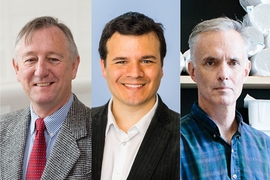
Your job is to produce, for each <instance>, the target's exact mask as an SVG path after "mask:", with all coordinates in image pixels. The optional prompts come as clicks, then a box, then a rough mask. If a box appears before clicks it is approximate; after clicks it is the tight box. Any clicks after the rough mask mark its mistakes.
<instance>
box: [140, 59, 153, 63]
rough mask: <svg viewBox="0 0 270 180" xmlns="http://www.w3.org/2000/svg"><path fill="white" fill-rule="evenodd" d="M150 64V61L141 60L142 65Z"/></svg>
mask: <svg viewBox="0 0 270 180" xmlns="http://www.w3.org/2000/svg"><path fill="white" fill-rule="evenodd" d="M151 62H152V61H150V60H146V59H144V60H142V63H145V64H148V63H151Z"/></svg>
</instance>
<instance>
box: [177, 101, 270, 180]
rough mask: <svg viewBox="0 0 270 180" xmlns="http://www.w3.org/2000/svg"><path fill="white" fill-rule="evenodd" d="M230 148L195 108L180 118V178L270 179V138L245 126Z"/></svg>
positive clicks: (239, 129)
mask: <svg viewBox="0 0 270 180" xmlns="http://www.w3.org/2000/svg"><path fill="white" fill-rule="evenodd" d="M236 120H237V122H238V125H239V126H238V131H237V132H236V133H235V134H234V136H233V137H232V140H231V145H229V144H228V143H227V142H226V141H225V140H224V139H223V138H222V137H221V135H220V132H219V129H218V127H217V125H216V124H215V123H214V121H213V120H211V118H210V117H209V116H208V115H207V114H206V113H205V112H204V111H203V110H202V109H200V108H199V106H198V104H197V102H196V103H194V104H193V106H192V109H191V113H190V114H188V115H186V116H185V117H183V118H181V125H180V132H181V138H180V162H181V164H180V174H181V175H180V177H181V179H183V180H188V179H194V180H195V179H198V180H206V179H207V180H208V179H215V180H216V179H218V180H219V179H221V180H223V179H246V180H250V179H260V180H266V179H270V137H269V136H267V135H266V134H264V133H263V132H260V131H258V130H256V129H254V128H252V127H251V126H249V125H247V124H246V123H244V122H243V118H242V116H241V114H240V113H239V112H237V111H236Z"/></svg>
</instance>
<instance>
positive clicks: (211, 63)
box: [206, 61, 214, 66]
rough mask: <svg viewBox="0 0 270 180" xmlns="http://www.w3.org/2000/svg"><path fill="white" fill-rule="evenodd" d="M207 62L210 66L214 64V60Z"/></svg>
mask: <svg viewBox="0 0 270 180" xmlns="http://www.w3.org/2000/svg"><path fill="white" fill-rule="evenodd" d="M206 64H207V65H208V66H213V65H214V62H213V61H209V62H206Z"/></svg>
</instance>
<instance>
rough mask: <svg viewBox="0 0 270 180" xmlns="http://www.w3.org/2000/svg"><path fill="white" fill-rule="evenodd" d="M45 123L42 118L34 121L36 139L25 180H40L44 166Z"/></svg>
mask: <svg viewBox="0 0 270 180" xmlns="http://www.w3.org/2000/svg"><path fill="white" fill-rule="evenodd" d="M45 129H46V126H45V123H44V121H43V119H42V118H39V119H37V120H36V137H35V141H34V145H33V149H32V152H31V155H30V159H29V162H28V169H27V173H26V179H29V180H30V179H31V180H32V179H40V178H41V176H42V173H43V170H44V167H45V164H46V141H45V136H44V130H45Z"/></svg>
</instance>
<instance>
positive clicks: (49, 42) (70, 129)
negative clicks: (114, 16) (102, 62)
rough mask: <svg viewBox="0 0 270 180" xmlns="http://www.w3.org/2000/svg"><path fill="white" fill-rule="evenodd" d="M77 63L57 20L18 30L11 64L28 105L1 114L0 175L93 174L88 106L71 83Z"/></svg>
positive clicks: (64, 176) (55, 176)
mask: <svg viewBox="0 0 270 180" xmlns="http://www.w3.org/2000/svg"><path fill="white" fill-rule="evenodd" d="M79 62H80V57H79V54H78V50H77V47H76V44H75V42H74V40H73V36H72V33H71V31H70V29H69V28H68V27H67V26H66V25H64V24H63V23H59V22H58V21H57V19H55V18H53V17H38V18H35V19H34V20H32V21H30V22H29V23H27V24H26V25H25V26H24V27H23V28H22V30H21V31H20V32H19V34H18V36H17V41H16V46H15V57H14V59H13V60H12V63H13V67H14V69H15V73H16V77H17V80H18V81H19V82H20V83H21V85H22V87H23V89H24V91H25V93H26V94H27V96H28V97H29V99H30V103H31V104H30V107H28V108H26V109H22V110H18V111H16V112H11V113H9V114H5V115H2V116H1V119H0V135H1V136H0V152H1V153H0V159H1V163H0V179H74V178H75V177H76V179H77V178H82V179H91V158H92V154H91V153H92V151H91V114H90V113H91V111H90V109H89V108H88V107H86V106H85V105H84V104H82V103H81V102H80V101H79V100H78V98H77V97H76V95H75V94H73V93H72V88H71V82H72V80H73V79H75V77H76V74H77V70H78V66H79ZM41 127H43V128H41ZM41 130H42V132H41ZM40 145H42V146H40ZM40 162H42V163H40Z"/></svg>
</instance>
